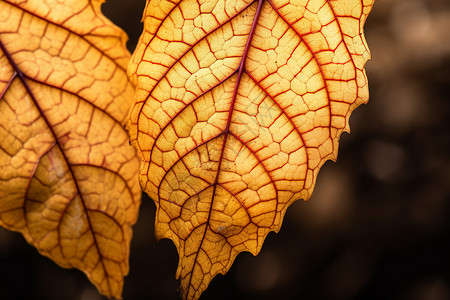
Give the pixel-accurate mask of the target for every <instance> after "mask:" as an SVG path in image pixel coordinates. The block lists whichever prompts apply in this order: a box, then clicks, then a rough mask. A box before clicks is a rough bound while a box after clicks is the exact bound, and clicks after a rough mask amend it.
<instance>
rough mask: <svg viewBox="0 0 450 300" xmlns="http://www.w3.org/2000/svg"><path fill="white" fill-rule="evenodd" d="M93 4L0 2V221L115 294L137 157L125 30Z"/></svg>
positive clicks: (123, 267)
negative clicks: (127, 125)
mask: <svg viewBox="0 0 450 300" xmlns="http://www.w3.org/2000/svg"><path fill="white" fill-rule="evenodd" d="M101 2H102V1H94V0H93V1H87V0H83V1H82V0H71V1H51V0H47V1H41V0H33V1H31V0H30V1H12V0H11V1H9V0H8V1H1V2H0V46H1V50H0V96H1V97H0V225H1V226H3V227H5V228H7V229H9V230H14V231H19V232H21V233H22V234H23V236H24V237H25V239H26V240H27V241H28V242H29V243H30V244H32V245H33V246H35V247H36V248H37V249H38V250H39V252H40V253H41V254H43V255H45V256H47V257H49V258H51V259H52V260H54V261H55V262H56V263H57V264H59V265H60V266H63V267H66V268H78V269H80V270H82V271H83V272H85V273H86V275H87V276H88V278H89V279H90V280H91V281H92V282H93V283H94V284H95V285H96V286H97V288H98V289H99V291H100V292H101V293H102V294H105V295H108V296H110V297H115V298H120V297H121V292H122V286H123V277H124V276H125V275H126V274H127V273H128V256H129V246H130V240H131V235H132V230H131V225H133V224H134V223H135V222H136V218H137V213H138V207H139V202H140V189H139V183H138V180H137V173H138V165H139V160H138V159H137V155H136V154H135V150H134V149H133V148H132V147H131V146H130V145H129V142H128V136H127V133H126V131H125V130H124V129H123V127H122V122H123V121H124V120H125V118H126V116H127V114H128V110H129V107H130V105H131V103H130V99H131V98H132V95H133V94H134V88H133V85H132V83H130V82H129V81H128V80H127V76H126V66H127V64H128V61H129V58H130V55H129V53H128V51H127V50H126V48H125V42H126V36H125V34H124V33H123V32H122V31H121V30H120V29H118V28H117V27H116V26H114V25H113V24H112V23H111V22H110V21H109V20H107V19H106V18H105V17H104V16H103V15H102V14H101V11H100V5H101Z"/></svg>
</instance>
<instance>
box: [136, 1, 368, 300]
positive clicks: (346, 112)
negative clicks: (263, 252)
mask: <svg viewBox="0 0 450 300" xmlns="http://www.w3.org/2000/svg"><path fill="white" fill-rule="evenodd" d="M372 4H373V0H334V1H332V0H329V1H326V0H308V1H307V0H298V1H289V0H285V1H282V0H259V1H258V0H255V1H253V0H248V1H242V0H240V1H231V2H229V1H223V0H211V1H199V0H181V1H168V0H160V1H156V0H150V1H148V2H147V7H146V10H145V13H144V26H145V29H144V33H143V35H142V36H141V39H140V44H139V45H138V48H137V49H136V51H135V53H134V55H133V59H132V64H131V65H130V76H131V78H132V79H133V80H134V81H135V83H136V85H137V88H138V91H137V95H136V97H135V102H136V103H135V106H134V107H133V109H132V111H131V114H130V121H129V123H128V129H129V131H130V135H131V140H132V144H133V145H134V146H136V148H137V149H138V151H139V153H140V155H141V158H142V160H143V161H142V165H141V174H140V182H141V186H142V187H143V188H144V189H145V191H146V192H147V193H148V194H149V195H150V196H151V197H152V198H153V199H154V201H155V202H156V206H157V209H158V211H157V216H156V235H157V237H158V238H170V239H172V240H173V242H174V243H175V245H176V247H177V249H178V252H179V256H180V260H179V266H178V271H177V277H179V278H180V279H181V289H182V295H183V297H184V298H189V299H191V298H198V297H200V295H201V293H202V292H203V291H204V290H205V289H206V287H207V286H208V284H209V282H210V281H211V279H212V278H213V277H214V276H215V275H216V274H218V273H222V274H223V273H225V272H227V270H228V269H229V268H230V266H231V264H232V262H233V260H234V258H235V257H236V255H237V254H238V253H239V252H242V251H250V252H251V253H253V254H255V255H256V254H257V253H258V252H259V251H260V249H261V246H262V244H263V241H264V238H265V237H266V236H267V234H268V233H269V232H270V231H278V230H279V229H280V226H281V222H282V219H283V216H284V213H285V212H286V209H287V207H288V206H289V205H290V204H292V203H293V202H294V201H295V200H298V199H304V200H307V199H308V198H309V196H310V195H311V192H312V190H313V187H314V183H315V181H316V176H317V173H318V171H319V168H320V167H321V166H322V165H323V163H324V162H325V161H326V160H329V159H333V160H334V159H336V155H337V148H338V141H339V136H340V135H341V133H342V132H343V131H344V130H348V119H349V116H350V113H351V112H352V111H353V110H354V109H355V108H356V107H357V106H358V105H360V104H361V103H364V102H366V101H367V99H368V88H367V79H366V76H365V72H364V65H365V63H366V61H367V60H368V58H369V51H368V48H367V45H366V42H365V39H364V36H363V25H364V22H365V20H366V18H367V15H368V13H369V11H370V10H371V7H372Z"/></svg>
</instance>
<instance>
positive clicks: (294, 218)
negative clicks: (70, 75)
mask: <svg viewBox="0 0 450 300" xmlns="http://www.w3.org/2000/svg"><path fill="white" fill-rule="evenodd" d="M144 5H145V1H144V0H133V1H131V0H129V1H126V2H125V1H120V0H108V1H107V3H105V4H104V5H103V10H104V12H105V14H106V15H107V16H108V17H110V18H111V19H112V20H113V21H114V22H115V23H116V24H118V25H119V26H120V27H122V28H124V29H125V30H126V31H127V33H128V34H129V36H130V41H129V44H128V46H129V49H130V51H132V50H133V49H134V47H135V46H136V43H137V39H138V37H139V35H140V33H141V30H142V26H141V24H140V23H139V21H140V19H141V14H142V10H143V7H144ZM365 34H366V39H367V41H368V43H369V46H370V49H371V52H372V61H371V62H369V63H368V64H367V74H368V77H369V88H370V100H369V104H368V105H364V106H361V107H359V108H358V109H357V110H356V111H355V112H354V113H353V115H352V117H351V119H350V125H351V129H352V132H351V134H350V135H349V134H343V136H342V138H341V144H340V149H339V150H340V151H339V158H338V161H337V162H336V163H332V162H328V163H326V164H325V166H324V167H323V168H322V170H321V172H320V173H319V177H318V180H317V187H316V190H315V192H314V194H313V196H312V198H311V199H310V200H309V201H308V202H303V201H298V202H296V203H294V204H293V205H292V206H291V207H290V208H289V209H288V211H287V214H286V217H285V220H284V224H283V226H282V228H281V231H280V233H279V234H274V233H271V234H269V236H268V237H267V239H266V242H265V244H264V246H263V248H262V251H261V253H260V254H259V255H258V256H257V257H253V256H252V255H251V254H249V253H242V254H240V255H239V256H238V257H237V259H236V261H235V263H234V265H233V267H232V268H231V269H230V271H229V272H228V274H227V275H226V276H221V275H219V276H217V277H216V278H215V279H214V280H213V281H212V283H211V285H210V287H209V288H208V290H207V291H206V292H205V293H204V294H203V296H202V299H324V300H337V299H361V300H362V299H363V300H370V299H399V300H409V299H411V300H446V299H450V242H449V241H450V238H449V236H448V233H449V229H450V224H449V223H450V221H449V217H450V210H449V204H450V203H449V201H450V155H449V154H450V135H449V129H450V126H449V125H450V121H449V119H450V114H449V113H450V1H448V0H376V2H375V5H374V8H373V11H372V13H371V14H370V16H369V19H368V21H367V23H366V30H365ZM154 215H155V206H154V204H153V201H152V200H150V199H148V198H147V197H146V198H144V199H143V203H142V208H141V211H140V216H139V221H138V223H137V224H136V226H135V227H134V232H135V233H134V239H133V241H132V245H131V261H130V274H129V275H128V277H126V280H125V288H124V293H123V296H124V299H125V300H135V299H178V297H179V296H178V291H177V287H178V285H177V282H176V280H175V271H176V267H177V263H178V255H177V252H176V249H175V247H174V246H173V244H172V242H171V241H169V240H163V241H160V242H158V243H157V242H156V241H155V238H154V234H153V228H154V225H153V222H154ZM0 299H45V300H53V299H55V300H56V299H68V300H72V299H73V300H103V299H105V298H104V297H101V296H99V295H98V294H97V292H96V289H95V288H94V287H93V286H92V285H91V284H90V283H89V282H88V280H87V279H86V278H85V276H84V275H83V274H82V273H81V272H79V271H76V270H66V269H61V268H59V267H58V266H57V265H55V264H54V263H53V262H51V261H50V260H48V259H47V258H44V257H41V256H40V255H39V254H38V253H37V251H36V250H34V249H33V248H32V247H31V246H29V245H28V244H27V243H26V242H25V241H24V240H23V238H22V237H21V235H19V234H17V233H11V232H8V231H6V230H4V229H0Z"/></svg>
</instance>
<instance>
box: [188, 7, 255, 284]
mask: <svg viewBox="0 0 450 300" xmlns="http://www.w3.org/2000/svg"><path fill="white" fill-rule="evenodd" d="M263 2H264V0H258V7H257V8H256V13H255V17H254V19H253V24H252V28H251V29H250V33H249V35H248V39H247V43H246V45H245V49H244V53H243V54H242V59H241V62H240V64H239V67H238V77H237V80H236V85H235V87H234V92H233V96H232V98H231V104H230V109H229V110H228V119H227V123H226V127H225V129H224V131H223V133H222V135H223V136H224V138H223V142H222V148H221V151H220V158H219V164H218V166H217V173H216V177H215V179H214V183H213V184H212V186H213V192H212V197H211V206H210V208H209V213H208V219H207V220H206V225H207V226H208V224H209V221H210V218H211V212H212V208H213V204H214V197H215V195H216V188H217V185H218V183H219V175H220V169H221V166H222V161H223V156H224V152H225V146H226V143H227V139H228V135H229V134H228V133H229V131H230V124H231V118H232V115H233V111H234V105H235V102H236V97H237V92H238V88H239V85H240V81H241V78H242V74H243V73H244V69H245V62H246V60H247V55H248V51H249V49H250V45H251V43H252V40H253V35H254V33H255V29H256V26H257V24H258V19H259V16H260V14H261V9H262V5H263ZM207 230H208V228H207V227H206V228H205V231H204V232H203V237H202V238H201V243H200V247H201V244H202V243H203V241H204V239H205V236H206V232H207ZM199 250H200V249H199ZM199 252H200V251H197V253H196V255H195V260H194V267H193V268H192V273H191V276H190V278H189V285H188V291H189V288H190V286H191V281H192V275H193V272H194V268H195V266H196V262H197V258H198V253H199Z"/></svg>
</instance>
